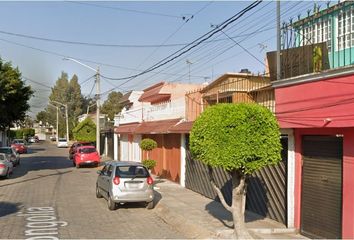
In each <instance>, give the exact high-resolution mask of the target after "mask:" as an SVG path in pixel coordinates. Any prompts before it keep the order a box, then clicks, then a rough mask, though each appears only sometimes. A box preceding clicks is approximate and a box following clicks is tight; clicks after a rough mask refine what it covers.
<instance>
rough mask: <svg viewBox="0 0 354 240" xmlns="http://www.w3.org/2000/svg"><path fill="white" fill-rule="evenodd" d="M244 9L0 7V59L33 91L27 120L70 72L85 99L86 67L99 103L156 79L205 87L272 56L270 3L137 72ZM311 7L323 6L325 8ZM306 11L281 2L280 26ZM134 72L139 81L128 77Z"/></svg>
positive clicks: (116, 4)
mask: <svg viewBox="0 0 354 240" xmlns="http://www.w3.org/2000/svg"><path fill="white" fill-rule="evenodd" d="M250 4H252V1H227V2H226V1H183V2H178V1H151V2H150V1H149V2H148V1H140V2H139V1H129V2H128V1H108V2H103V1H98V2H94V1H88V2H82V1H80V2H79V1H61V2H54V1H36V2H31V1H22V2H16V1H12V2H0V57H1V58H2V60H3V61H6V62H11V63H12V65H13V66H14V67H18V68H19V70H20V71H21V73H22V76H23V78H24V80H25V81H26V84H28V85H31V87H32V88H33V89H34V90H35V96H34V97H33V98H32V99H31V100H30V105H31V109H30V112H29V115H30V116H35V114H36V113H38V112H39V111H41V110H43V109H44V108H45V107H46V106H47V103H48V96H49V94H50V92H51V87H53V86H54V85H55V82H56V80H57V79H58V78H59V77H60V75H61V72H63V71H64V72H66V73H68V75H69V79H70V78H71V77H72V76H73V75H74V74H76V75H77V76H78V78H79V83H80V84H81V91H82V93H83V95H85V96H91V97H93V96H94V94H95V91H96V90H95V88H94V83H95V81H94V75H95V71H94V69H97V68H99V70H100V74H101V78H100V79H101V81H100V82H101V84H100V87H101V99H102V100H103V101H104V100H105V99H106V98H107V95H108V93H109V92H111V91H121V92H123V93H124V92H127V91H129V90H143V89H145V88H147V87H149V86H152V85H153V84H155V83H158V82H161V81H166V82H179V83H188V82H190V83H204V82H212V81H213V80H215V79H216V78H217V77H219V76H220V75H222V74H224V73H226V72H239V71H240V70H241V69H249V70H250V71H251V72H252V73H255V74H258V73H260V74H262V73H263V72H264V71H265V65H264V60H265V56H266V52H269V51H274V50H276V3H275V2H274V1H264V2H262V3H260V4H259V5H257V6H256V7H255V8H253V9H251V10H250V11H248V12H246V13H245V14H244V15H243V16H241V17H240V18H238V19H237V20H235V21H234V22H232V23H230V24H229V25H228V26H227V27H225V28H224V29H223V31H222V32H221V31H219V32H217V33H215V34H214V35H213V36H211V37H210V38H208V39H207V41H206V42H203V43H201V44H199V45H197V46H195V47H194V48H192V49H190V50H189V51H187V52H186V53H184V54H183V55H181V56H178V57H176V58H175V59H172V60H171V61H170V62H167V63H166V64H164V65H162V66H161V67H159V68H156V69H155V70H153V71H151V72H148V73H146V74H141V73H142V72H144V70H147V69H149V68H150V67H151V66H154V65H155V64H157V63H159V62H160V61H162V63H165V62H164V61H163V60H164V59H165V58H167V57H169V56H171V55H172V54H173V53H175V52H177V51H179V50H181V49H183V47H185V46H186V44H189V43H191V42H193V41H194V40H196V39H198V38H200V37H202V36H203V35H205V34H206V33H208V32H210V31H213V30H214V31H215V30H216V29H218V27H217V26H218V25H219V26H222V25H220V24H222V23H223V22H224V21H225V20H227V19H229V18H231V17H232V16H234V15H235V14H237V13H239V12H240V11H241V10H243V9H244V8H245V7H247V6H249V5H250ZM319 4H320V5H321V7H322V9H323V8H325V7H326V2H323V1H322V2H319ZM313 5H314V2H313V1H282V2H281V19H282V20H281V21H282V22H283V21H285V22H288V21H289V19H290V18H293V19H297V17H298V15H299V14H301V16H302V17H304V16H305V15H306V14H307V13H306V11H307V10H308V9H313ZM219 29H220V28H219ZM185 49H186V48H185ZM172 56H176V55H172ZM64 58H72V59H74V60H76V61H73V60H64ZM167 59H171V58H167ZM77 61H78V62H80V63H82V64H85V65H86V66H83V65H82V64H79V63H77ZM87 66H88V67H87ZM136 74H141V75H140V76H138V77H135V78H129V77H131V76H134V75H136ZM121 78H125V80H120V79H121Z"/></svg>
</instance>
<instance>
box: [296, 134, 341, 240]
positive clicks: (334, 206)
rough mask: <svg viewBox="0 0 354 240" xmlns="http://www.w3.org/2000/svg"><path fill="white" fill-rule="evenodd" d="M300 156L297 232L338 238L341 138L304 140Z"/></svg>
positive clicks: (339, 223)
mask: <svg viewBox="0 0 354 240" xmlns="http://www.w3.org/2000/svg"><path fill="white" fill-rule="evenodd" d="M302 154H303V159H302V161H303V166H302V191H301V192H302V194H301V232H302V233H303V234H304V235H307V236H309V237H311V238H327V239H333V238H341V237H342V158H343V138H341V137H333V136H304V137H303V139H302Z"/></svg>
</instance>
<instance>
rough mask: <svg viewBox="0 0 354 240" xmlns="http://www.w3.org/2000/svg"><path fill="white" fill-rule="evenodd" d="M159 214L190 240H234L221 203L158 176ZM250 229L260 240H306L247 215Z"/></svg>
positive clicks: (293, 232)
mask: <svg viewBox="0 0 354 240" xmlns="http://www.w3.org/2000/svg"><path fill="white" fill-rule="evenodd" d="M154 179H155V190H156V206H155V210H154V211H155V212H156V213H157V214H158V215H159V216H160V217H161V218H162V219H163V220H164V221H165V222H166V223H168V224H170V225H171V226H173V227H175V228H176V230H178V231H180V232H183V233H184V234H185V235H186V237H188V238H199V239H220V238H222V239H225V238H233V223H232V215H231V214H230V213H229V212H228V211H227V210H226V209H225V208H224V207H223V206H222V204H221V203H219V202H217V201H214V200H212V199H209V198H206V197H204V196H202V195H200V194H198V193H196V192H193V191H191V190H189V189H186V188H183V187H182V186H180V185H178V184H176V183H173V182H171V181H168V180H166V179H160V178H159V177H156V176H154ZM246 226H247V228H248V229H249V232H250V234H251V235H252V236H253V237H254V238H258V239H306V237H304V236H302V235H299V234H297V233H296V231H295V229H288V228H286V227H285V226H284V225H283V224H281V223H278V222H276V221H273V220H271V219H268V218H264V217H262V216H259V215H257V214H254V213H251V212H247V213H246Z"/></svg>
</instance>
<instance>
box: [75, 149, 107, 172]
mask: <svg viewBox="0 0 354 240" xmlns="http://www.w3.org/2000/svg"><path fill="white" fill-rule="evenodd" d="M100 161H101V159H100V155H98V152H97V150H96V148H95V147H94V146H81V147H77V148H76V152H75V153H74V156H73V164H74V166H76V167H77V168H79V167H80V166H82V165H94V166H98V164H99V163H100Z"/></svg>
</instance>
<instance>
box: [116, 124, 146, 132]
mask: <svg viewBox="0 0 354 240" xmlns="http://www.w3.org/2000/svg"><path fill="white" fill-rule="evenodd" d="M139 126H140V123H127V124H122V125H119V126H118V127H116V128H114V132H115V133H134V132H135V130H136V129H137V128H138V127H139Z"/></svg>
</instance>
